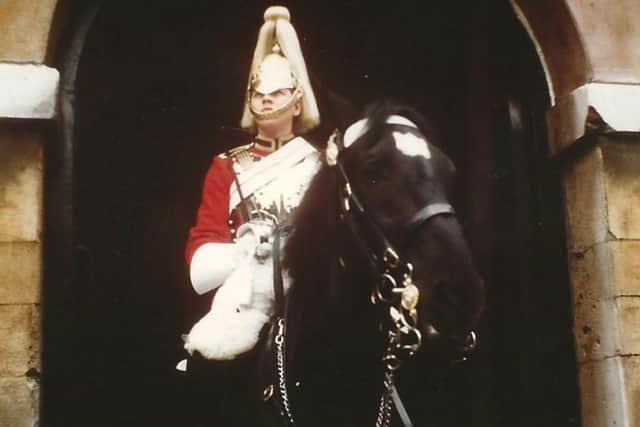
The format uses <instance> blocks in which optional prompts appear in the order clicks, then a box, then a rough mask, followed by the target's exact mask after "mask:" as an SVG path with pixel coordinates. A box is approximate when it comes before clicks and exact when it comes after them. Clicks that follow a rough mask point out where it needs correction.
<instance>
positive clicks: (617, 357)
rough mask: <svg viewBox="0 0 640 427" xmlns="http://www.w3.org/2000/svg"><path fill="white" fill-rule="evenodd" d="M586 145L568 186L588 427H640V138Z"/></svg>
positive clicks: (597, 139) (591, 140)
mask: <svg viewBox="0 0 640 427" xmlns="http://www.w3.org/2000/svg"><path fill="white" fill-rule="evenodd" d="M585 138H586V139H587V140H586V141H585V140H583V141H581V142H582V143H584V144H588V145H589V149H588V150H586V152H585V153H582V154H581V155H580V156H578V158H576V159H575V161H573V162H572V164H570V165H569V166H568V167H567V169H566V171H565V180H564V186H565V196H566V200H567V205H566V206H567V230H568V237H569V247H568V250H569V265H570V273H571V282H572V288H573V300H574V322H575V323H574V333H575V337H576V350H577V351H576V355H577V358H578V364H579V379H580V386H581V390H582V416H583V426H584V427H596V426H597V427H604V426H638V425H640V412H638V408H640V375H638V372H639V371H638V368H640V332H639V331H640V329H639V328H638V325H640V215H638V209H639V208H640V176H639V173H638V169H639V168H638V165H640V134H637V133H635V134H634V133H616V132H613V133H606V134H600V135H591V136H588V137H585Z"/></svg>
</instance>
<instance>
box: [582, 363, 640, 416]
mask: <svg viewBox="0 0 640 427" xmlns="http://www.w3.org/2000/svg"><path fill="white" fill-rule="evenodd" d="M624 373H625V368H624V366H623V361H622V358H621V357H612V358H608V359H604V360H597V361H592V362H588V363H583V364H580V365H579V367H578V378H579V382H580V391H581V396H582V401H581V407H582V427H622V426H630V424H627V423H626V422H625V419H626V417H627V410H628V408H627V406H626V400H625V394H626V393H625V384H624Z"/></svg>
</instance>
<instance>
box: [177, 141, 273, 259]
mask: <svg viewBox="0 0 640 427" xmlns="http://www.w3.org/2000/svg"><path fill="white" fill-rule="evenodd" d="M249 151H250V152H251V153H253V154H254V155H256V156H258V157H264V156H266V155H268V154H269V153H270V151H268V150H265V149H263V148H261V147H260V146H258V145H257V144H254V145H253V146H251V148H249ZM230 163H231V159H230V158H229V157H227V156H225V155H219V156H215V157H214V158H213V161H212V163H211V166H210V167H209V170H208V171H207V174H206V175H205V178H204V184H203V187H202V197H201V200H200V207H199V208H198V214H197V217H196V223H195V225H194V226H193V227H191V229H190V230H189V237H188V239H187V245H186V248H185V254H184V255H185V259H186V261H187V262H188V263H191V258H192V257H193V254H194V252H195V251H196V249H198V248H199V247H200V246H202V245H203V244H205V243H229V242H231V241H232V237H231V235H232V234H231V228H230V226H229V189H230V187H231V185H232V184H233V175H232V173H231V169H230V168H231V164H230ZM238 225H239V224H238Z"/></svg>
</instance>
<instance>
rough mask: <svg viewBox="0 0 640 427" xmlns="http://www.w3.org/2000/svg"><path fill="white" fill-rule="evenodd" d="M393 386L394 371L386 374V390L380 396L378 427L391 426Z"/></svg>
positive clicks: (388, 371)
mask: <svg viewBox="0 0 640 427" xmlns="http://www.w3.org/2000/svg"><path fill="white" fill-rule="evenodd" d="M392 384H393V371H390V370H387V372H385V379H384V390H382V394H381V396H380V405H379V406H378V416H377V417H376V427H389V426H390V425H391V409H392V403H391V385H392Z"/></svg>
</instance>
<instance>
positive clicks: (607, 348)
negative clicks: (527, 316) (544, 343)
mask: <svg viewBox="0 0 640 427" xmlns="http://www.w3.org/2000/svg"><path fill="white" fill-rule="evenodd" d="M511 2H512V5H513V7H514V11H515V12H516V13H517V14H518V16H519V17H520V20H521V22H522V23H523V25H524V27H525V28H526V29H527V31H528V32H529V35H530V36H531V39H532V41H533V43H534V46H535V47H536V49H537V51H538V56H539V58H540V61H541V64H542V66H543V68H544V71H545V74H546V78H547V84H548V87H549V93H550V95H551V100H552V108H551V109H550V111H548V112H547V126H548V143H549V146H550V152H551V153H552V155H557V156H560V157H562V158H564V159H565V162H564V167H565V170H564V176H563V186H564V196H565V209H566V228H567V249H568V252H569V268H570V280H571V288H572V294H573V304H574V306H573V313H574V335H575V341H576V357H577V359H578V364H579V368H578V369H579V381H580V393H581V407H582V424H583V427H614V426H617V427H619V426H625V427H640V409H638V408H640V333H639V332H638V331H640V329H639V328H638V325H639V324H640V252H639V251H640V215H639V212H638V211H639V209H640V167H639V166H638V165H640V115H639V114H638V113H637V112H638V111H640V27H639V26H638V25H637V22H638V20H639V19H640V3H639V2H638V1H637V0H619V1H616V2H613V1H599V2H594V1H589V0H564V1H556V0H511Z"/></svg>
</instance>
